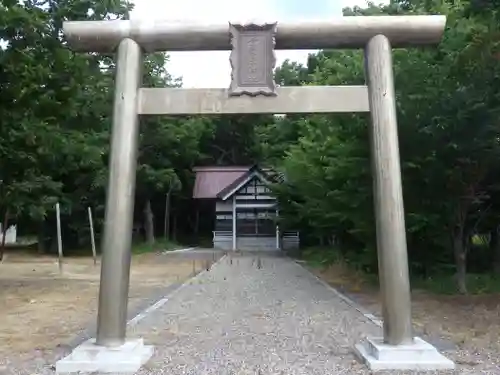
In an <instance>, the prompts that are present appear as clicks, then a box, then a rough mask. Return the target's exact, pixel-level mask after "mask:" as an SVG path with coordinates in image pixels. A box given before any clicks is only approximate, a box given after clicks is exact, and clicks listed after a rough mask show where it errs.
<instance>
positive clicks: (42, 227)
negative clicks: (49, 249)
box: [37, 220, 46, 254]
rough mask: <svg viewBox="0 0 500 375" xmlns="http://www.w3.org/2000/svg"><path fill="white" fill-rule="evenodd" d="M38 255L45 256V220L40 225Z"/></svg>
mask: <svg viewBox="0 0 500 375" xmlns="http://www.w3.org/2000/svg"><path fill="white" fill-rule="evenodd" d="M37 237H38V244H37V246H38V254H45V250H46V249H45V245H46V244H45V220H42V222H41V223H40V224H38V233H37Z"/></svg>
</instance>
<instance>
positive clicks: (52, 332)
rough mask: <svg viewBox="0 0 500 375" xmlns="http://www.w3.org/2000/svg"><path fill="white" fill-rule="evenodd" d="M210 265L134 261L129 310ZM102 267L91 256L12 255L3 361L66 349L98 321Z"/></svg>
mask: <svg viewBox="0 0 500 375" xmlns="http://www.w3.org/2000/svg"><path fill="white" fill-rule="evenodd" d="M205 263H206V261H201V260H195V259H173V258H171V257H169V256H165V255H160V254H153V253H150V254H142V255H136V256H134V257H133V260H132V268H131V283H130V294H129V296H130V299H129V308H133V307H134V305H135V304H137V303H139V302H140V300H141V298H142V299H144V297H145V296H146V297H147V296H148V295H150V294H151V290H152V289H153V288H154V287H157V288H161V287H166V286H168V285H170V284H173V283H179V282H183V281H185V280H186V279H187V278H189V277H190V276H192V275H193V270H194V271H195V272H199V271H201V269H202V268H203V267H204V266H205ZM99 273H100V262H99V260H98V263H97V266H94V263H93V260H92V258H91V257H89V258H86V257H78V258H65V259H64V263H63V273H62V274H60V273H59V267H58V262H57V258H54V257H48V256H38V255H35V256H34V255H30V254H27V253H9V254H7V257H6V259H5V260H4V261H3V262H2V263H0V358H2V357H4V356H6V355H7V353H11V354H12V353H13V352H14V353H16V355H18V356H21V357H23V356H24V355H30V354H32V353H33V352H40V351H42V352H43V351H44V350H50V349H51V348H53V347H54V346H56V345H67V344H68V343H69V342H70V341H71V340H72V339H74V337H75V334H77V333H78V332H82V331H83V330H84V329H85V328H86V327H88V325H89V322H92V320H93V319H95V317H96V310H97V297H98V288H99Z"/></svg>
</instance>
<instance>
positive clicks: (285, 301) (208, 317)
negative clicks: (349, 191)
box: [0, 254, 500, 375]
mask: <svg viewBox="0 0 500 375" xmlns="http://www.w3.org/2000/svg"><path fill="white" fill-rule="evenodd" d="M367 335H369V336H372V335H376V336H378V335H380V328H379V327H378V326H376V325H375V324H373V323H372V322H371V321H369V320H367V318H365V317H364V316H363V314H361V313H360V312H359V311H357V310H356V309H355V308H354V307H352V306H350V305H349V304H347V303H346V302H345V301H344V300H342V299H341V298H340V297H339V296H338V295H337V294H335V293H333V292H332V290H331V289H329V288H327V287H325V285H324V284H323V283H321V282H320V281H318V279H316V278H315V277H314V276H313V275H312V274H310V273H309V272H308V271H306V270H305V269H304V268H302V267H301V266H300V265H298V264H296V263H295V262H294V261H292V260H290V259H288V258H285V257H273V256H262V257H261V258H260V261H257V256H256V255H255V254H254V255H251V254H243V255H241V254H240V255H234V256H231V255H230V256H227V257H225V258H224V259H222V260H221V261H219V262H218V263H217V264H216V265H214V266H213V267H212V269H211V270H210V271H209V272H205V273H203V274H202V275H199V276H198V277H197V278H195V279H193V280H192V281H191V282H190V283H189V284H187V285H185V286H183V287H182V288H180V289H178V290H176V291H175V292H173V293H172V294H171V295H170V296H169V298H168V302H167V303H166V304H164V305H162V306H161V307H160V308H158V309H157V310H154V311H152V312H151V313H149V314H148V315H147V316H146V317H145V318H144V319H142V320H141V321H140V322H139V323H138V324H136V325H134V326H132V327H130V328H129V334H128V336H129V337H142V338H144V340H145V342H146V344H152V345H154V346H155V349H156V350H155V355H154V356H153V358H152V359H151V360H150V361H149V362H148V363H147V364H146V365H145V367H144V368H143V369H141V370H140V371H139V373H138V374H137V375H163V374H165V375H167V374H168V375H177V374H179V375H180V374H182V375H185V374H187V375H191V374H192V375H209V374H217V375H229V374H231V375H247V374H248V375H278V374H279V375H299V374H300V375H302V374H304V375H305V374H308V375H327V374H328V375H329V374H338V375H341V374H367V375H368V374H370V373H371V372H370V371H369V370H368V369H367V368H366V367H365V366H364V365H362V364H360V363H359V362H358V360H357V359H356V357H355V356H354V354H353V350H352V348H353V346H354V344H355V343H356V342H359V341H360V340H361V339H362V338H364V337H365V336H367ZM61 354H62V353H61ZM446 354H447V355H450V354H452V353H446ZM453 354H454V355H452V356H451V357H454V356H456V355H457V353H453ZM457 357H458V358H457ZM457 357H455V359H456V360H457V362H459V358H460V356H457ZM33 365H35V366H33ZM27 368H30V371H28V372H26V371H19V372H18V371H15V370H14V371H12V370H13V369H12V368H9V369H8V371H6V372H5V370H7V368H4V369H2V368H1V366H0V374H2V375H3V374H9V375H10V374H16V375H17V374H26V375H32V374H37V375H48V374H54V372H53V368H52V367H51V366H47V364H46V362H45V364H42V363H38V365H36V364H34V363H33V364H31V366H26V367H25V369H27ZM2 370H4V371H2ZM498 373H500V372H499V371H498V368H497V367H496V366H494V365H489V366H484V367H483V366H477V367H476V366H474V365H470V364H468V363H464V362H459V368H458V369H457V370H456V371H447V372H444V371H443V372H427V373H422V374H498ZM380 374H384V373H380ZM385 374H391V375H396V374H419V373H417V372H411V371H408V372H394V371H393V372H385Z"/></svg>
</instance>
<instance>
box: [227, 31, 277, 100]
mask: <svg viewBox="0 0 500 375" xmlns="http://www.w3.org/2000/svg"><path fill="white" fill-rule="evenodd" d="M276 28H277V23H266V24H263V25H257V24H253V23H251V24H246V25H240V24H231V23H230V24H229V33H230V36H231V46H232V51H231V56H230V61H231V69H232V71H231V86H230V87H229V95H230V96H241V95H250V96H258V95H265V96H275V95H276V85H275V83H274V72H273V70H274V66H275V65H276V56H275V54H274V45H275V35H276Z"/></svg>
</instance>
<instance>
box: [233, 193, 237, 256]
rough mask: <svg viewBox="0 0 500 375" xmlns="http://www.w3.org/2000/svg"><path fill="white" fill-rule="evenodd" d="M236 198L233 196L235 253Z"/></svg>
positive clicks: (234, 240)
mask: <svg viewBox="0 0 500 375" xmlns="http://www.w3.org/2000/svg"><path fill="white" fill-rule="evenodd" d="M236 228H237V227H236V198H235V197H234V196H233V231H232V232H233V233H232V235H233V237H232V238H233V251H234V250H236Z"/></svg>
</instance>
